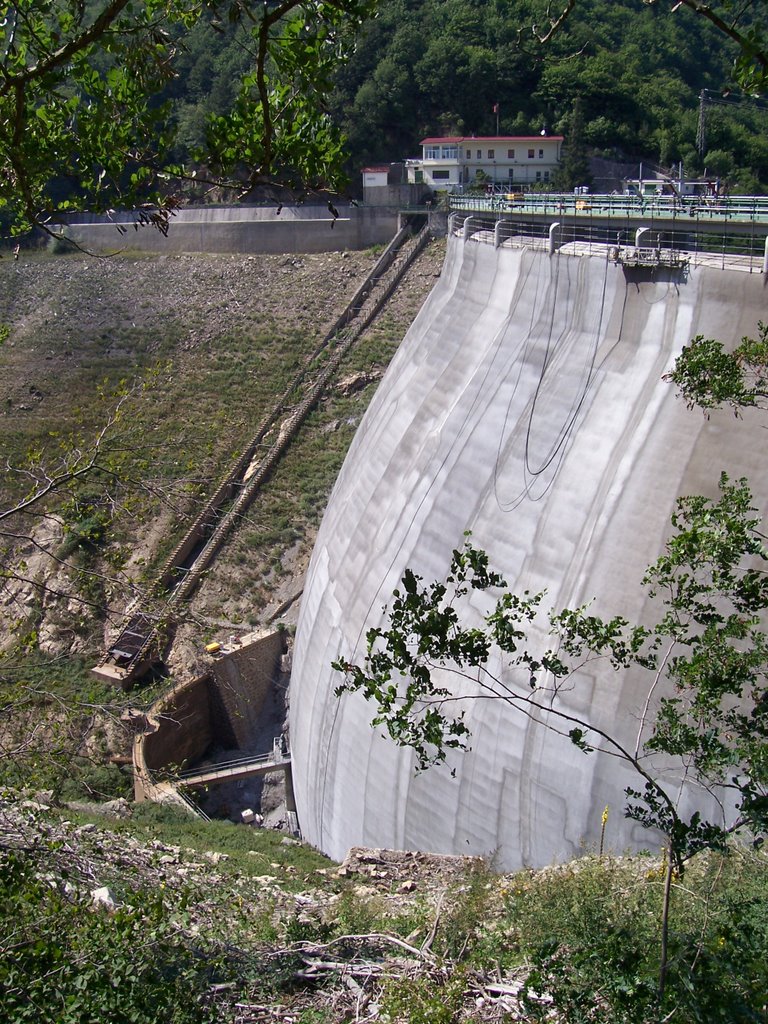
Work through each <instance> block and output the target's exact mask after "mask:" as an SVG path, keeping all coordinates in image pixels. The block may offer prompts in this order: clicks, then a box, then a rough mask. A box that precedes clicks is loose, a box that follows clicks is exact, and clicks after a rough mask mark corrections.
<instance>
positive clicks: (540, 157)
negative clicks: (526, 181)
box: [539, 149, 544, 160]
mask: <svg viewBox="0 0 768 1024" xmlns="http://www.w3.org/2000/svg"><path fill="white" fill-rule="evenodd" d="M543 159H544V150H543V149H540V150H539V160H543Z"/></svg>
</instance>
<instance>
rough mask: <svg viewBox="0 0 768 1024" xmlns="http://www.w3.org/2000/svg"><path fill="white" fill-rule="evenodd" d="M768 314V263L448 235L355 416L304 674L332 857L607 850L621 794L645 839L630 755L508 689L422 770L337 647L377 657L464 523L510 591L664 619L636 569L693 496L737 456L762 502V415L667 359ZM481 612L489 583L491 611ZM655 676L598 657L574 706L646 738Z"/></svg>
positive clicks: (301, 768) (304, 790) (297, 688)
mask: <svg viewBox="0 0 768 1024" xmlns="http://www.w3.org/2000/svg"><path fill="white" fill-rule="evenodd" d="M764 309H765V285H764V278H763V276H762V275H761V274H759V273H754V274H749V273H742V272H736V271H724V270H720V269H714V268H711V267H706V266H691V267H688V268H665V267H663V266H659V267H655V268H634V269H631V268H627V267H624V266H622V265H620V264H619V263H615V262H612V261H610V260H609V259H607V258H606V256H605V255H603V256H602V257H601V256H599V255H593V256H579V255H569V254H566V253H564V252H558V253H555V254H554V255H550V254H548V253H547V252H546V251H543V250H542V249H540V248H531V247H526V246H524V245H518V246H512V245H509V246H506V245H503V246H494V245H493V244H489V243H488V242H485V241H482V240H478V239H477V238H475V237H472V236H471V235H469V234H468V235H466V236H465V237H464V238H458V237H455V236H451V237H450V238H449V243H448V250H447V255H446V261H445V265H444V269H443V273H442V276H441V278H440V281H439V282H438V284H437V285H436V287H435V288H434V290H433V291H432V293H431V295H430V297H429V299H428V300H427V302H426V303H425V305H424V307H423V308H422V310H421V312H420V313H419V316H418V317H417V319H416V321H415V322H414V324H413V326H412V327H411V329H410V331H409V333H408V335H407V336H406V338H405V340H404V341H403V343H402V344H401V346H400V349H399V351H398V353H397V355H396V357H395V359H394V360H393V362H392V364H391V365H390V367H389V370H388V372H387V374H386V375H385V377H384V379H383V381H382V383H381V385H380V387H379V390H378V392H377V394H376V396H375V398H374V401H373V402H372V404H371V406H370V408H369V410H368V412H367V414H366V416H365V418H364V420H363V422H362V424H361V426H360V428H359V430H358V432H357V435H356V438H355V441H354V443H353V446H352V448H351V449H350V452H349V454H348V457H347V459H346V462H345V464H344V467H343V469H342V471H341V474H340V476H339V478H338V481H337V483H336V486H335V489H334V492H333V494H332V496H331V499H330V502H329V505H328V509H327V511H326V514H325V517H324V520H323V523H322V526H321V529H320V533H319V535H318V539H317V543H316V546H315V551H314V555H313V558H312V562H311V565H310V570H309V574H308V578H307V583H306V587H305V593H304V599H303V603H302V611H301V617H300V620H299V625H298V630H297V637H296V646H295V654H294V669H293V675H292V681H291V691H292V696H291V746H292V753H293V763H294V779H295V786H296V800H297V808H298V815H299V821H300V825H301V828H302V833H303V835H304V837H305V838H306V839H308V840H309V841H310V842H312V843H313V844H315V845H316V846H318V847H319V848H320V849H322V850H323V851H325V852H326V853H328V854H329V855H331V856H333V857H337V858H340V857H343V856H344V854H345V853H346V851H347V849H348V848H349V847H350V846H352V845H368V846H381V847H393V848H400V849H422V850H428V851H432V852H443V853H465V854H477V855H484V856H489V857H494V858H495V864H496V865H497V866H498V867H500V868H504V869H514V868H517V867H520V866H521V865H531V866H536V865H543V864H547V863H550V862H552V861H562V860H565V859H569V858H571V857H573V856H577V855H578V854H579V852H580V851H581V850H582V849H583V848H584V846H585V845H586V846H587V847H589V846H590V845H591V846H593V847H595V846H596V845H597V842H598V841H599V837H600V829H601V816H602V812H603V809H604V808H605V807H606V806H610V807H611V809H612V816H611V819H610V829H609V834H608V843H609V845H610V847H612V848H613V849H614V850H617V851H621V850H624V849H626V848H628V847H638V846H640V847H642V846H646V847H647V846H648V845H649V836H648V834H647V833H645V832H643V830H642V829H641V828H640V827H639V826H638V825H636V824H634V823H632V822H629V821H626V820H625V819H623V817H622V814H621V808H622V807H623V803H624V797H623V791H624V788H625V787H626V786H627V785H636V777H634V778H633V776H632V774H631V773H630V771H629V770H628V769H627V770H624V769H623V768H622V766H621V764H620V763H618V762H617V761H616V760H615V759H612V758H609V757H607V756H606V755H602V754H592V755H591V756H585V755H584V754H583V753H581V751H579V750H578V749H577V748H576V747H574V746H573V745H572V744H571V743H570V741H569V740H568V739H567V738H563V737H561V736H558V735H555V734H553V733H552V732H551V731H548V730H546V729H544V728H541V727H540V725H539V724H537V723H535V722H531V721H529V720H528V719H526V718H524V717H523V716H520V715H519V714H518V713H516V712H515V711H513V710H512V709H510V708H509V707H508V706H506V705H504V704H502V703H500V702H498V701H474V702H468V703H467V705H466V713H467V719H466V720H467V724H468V725H469V727H470V730H471V733H472V741H471V747H472V749H471V750H470V751H469V752H467V753H464V754H462V753H454V754H452V755H450V756H449V759H448V763H447V764H446V765H444V766H441V767H438V768H433V769H430V770H429V771H427V772H425V773H421V774H415V773H414V767H415V756H414V755H413V754H412V752H411V751H409V750H407V749H401V748H398V747H396V746H395V745H394V744H393V743H392V742H391V741H390V740H388V739H385V738H384V737H383V736H381V735H380V731H381V730H376V729H373V728H371V725H370V721H371V718H372V717H373V707H372V706H371V705H368V704H367V703H366V702H365V701H364V700H363V698H362V696H360V695H359V694H354V695H347V696H345V697H344V698H343V699H341V700H337V699H336V697H335V696H334V687H335V686H336V685H337V684H338V683H339V681H340V678H339V677H338V675H337V673H335V672H334V671H333V670H332V668H331V662H332V661H333V660H334V659H336V658H338V657H340V656H343V657H344V658H348V659H349V660H352V661H357V662H358V663H359V662H360V661H362V658H363V656H364V653H365V633H366V631H367V630H368V629H369V628H370V627H371V626H377V625H379V626H380V625H383V622H384V618H383V611H382V609H383V606H384V605H385V604H387V603H388V602H389V601H390V599H391V594H392V590H393V589H394V588H395V587H396V586H397V585H398V583H399V580H400V578H401V576H402V573H403V571H404V570H405V569H406V567H410V568H411V569H413V571H414V572H416V573H418V574H419V575H421V576H423V577H424V578H425V579H426V580H431V579H444V578H445V575H446V572H447V570H448V565H449V562H450V557H451V551H452V550H453V549H454V548H456V547H460V546H461V543H462V539H463V535H464V532H465V531H466V530H471V531H472V536H473V542H474V544H475V545H476V546H478V547H481V548H484V549H485V550H487V551H488V552H489V554H490V556H491V561H492V565H493V567H494V568H495V569H497V570H498V571H500V572H501V573H502V574H503V575H504V576H505V578H506V579H507V581H508V582H509V583H510V586H511V588H512V590H513V591H516V592H522V591H524V590H531V591H539V590H542V589H546V591H547V598H546V603H547V605H548V607H552V608H556V609H558V608H563V607H576V606H580V605H583V604H585V603H587V602H590V601H592V602H593V604H592V608H593V609H594V611H595V613H596V614H598V615H600V614H602V615H615V614H621V615H624V616H625V617H626V618H627V619H629V620H630V621H632V622H635V621H640V622H642V621H644V620H645V621H649V618H648V617H649V615H650V610H649V606H648V598H647V594H646V592H645V591H644V590H643V589H642V588H641V586H640V581H641V579H642V577H643V573H644V571H645V569H646V567H647V566H648V565H649V564H650V563H651V562H653V561H654V560H655V559H656V558H657V557H658V555H659V554H660V552H661V548H662V545H663V542H664V539H665V537H666V536H667V535H668V533H669V530H670V526H669V521H670V515H671V514H672V512H673V510H674V505H675V501H676V499H677V498H678V496H680V495H685V494H707V495H710V496H713V497H714V496H715V495H716V493H717V482H718V478H719V476H720V472H721V471H722V470H726V471H727V472H728V474H729V476H730V477H731V478H738V477H740V476H746V477H747V478H748V479H749V481H750V484H751V486H752V489H753V493H754V496H755V504H756V506H757V507H758V508H759V509H761V510H762V509H764V508H765V505H766V500H768V478H767V476H768V475H767V474H766V473H765V466H764V450H763V438H764V435H763V434H762V430H763V427H764V424H765V416H764V414H762V413H761V412H759V411H750V412H748V413H747V414H745V416H744V418H739V419H737V418H734V416H733V414H732V413H728V412H716V413H713V414H712V415H711V417H710V418H709V419H707V418H705V417H704V416H703V415H702V414H701V413H700V412H698V411H690V410H688V409H687V408H686V406H685V404H684V402H683V401H682V400H681V399H680V398H679V397H678V396H676V394H675V391H674V389H673V388H672V386H671V385H669V384H666V383H664V382H663V381H662V376H663V374H664V373H666V372H667V371H668V370H669V369H671V367H672V364H673V362H674V360H675V358H676V357H677V356H678V355H679V353H680V351H681V349H682V347H683V346H684V345H685V344H687V343H688V342H689V341H690V339H691V338H692V337H694V336H696V335H698V334H703V335H705V336H706V337H714V338H718V339H720V340H721V341H723V342H725V343H736V342H738V341H739V340H740V339H741V337H742V336H744V335H751V336H754V335H755V333H756V330H757V321H758V320H760V319H761V318H764V315H765V314H764ZM487 610H488V607H487V598H484V597H483V596H482V595H476V596H474V597H473V600H472V612H473V614H475V615H476V616H477V623H478V624H480V623H481V620H482V615H483V614H484V613H485V612H486V611H487ZM494 667H495V668H497V669H498V671H499V672H502V673H503V671H504V669H503V666H501V664H498V665H496V666H494ZM441 681H442V680H441ZM444 681H445V685H447V686H449V687H450V686H451V685H452V682H451V679H450V677H446V678H445V680H444ZM505 682H508V683H509V684H510V685H516V682H515V680H514V679H511V678H507V677H505ZM648 685H649V684H648V679H647V676H643V675H642V674H641V673H637V672H632V671H629V672H623V673H620V674H619V673H616V672H614V671H612V670H611V668H610V667H609V666H607V665H602V664H592V665H590V666H589V668H588V669H586V670H585V671H584V673H583V674H582V675H581V676H580V677H578V678H577V681H576V685H575V686H574V687H573V689H572V690H571V691H570V693H569V694H566V695H564V697H563V700H564V702H565V706H566V707H567V708H571V709H572V710H573V711H575V712H577V713H579V714H581V715H586V716H587V717H589V719H590V721H591V722H593V724H595V725H597V726H599V727H602V728H604V729H606V730H607V731H608V732H610V733H612V734H613V735H615V736H616V737H617V738H619V739H621V740H624V741H626V742H627V743H629V744H630V745H634V738H635V735H636V733H637V730H638V722H639V719H640V715H641V711H642V706H643V702H644V701H645V699H646V696H647V693H648ZM466 692H467V689H466V686H465V687H464V688H463V689H462V693H466ZM451 770H453V772H454V773H455V774H451Z"/></svg>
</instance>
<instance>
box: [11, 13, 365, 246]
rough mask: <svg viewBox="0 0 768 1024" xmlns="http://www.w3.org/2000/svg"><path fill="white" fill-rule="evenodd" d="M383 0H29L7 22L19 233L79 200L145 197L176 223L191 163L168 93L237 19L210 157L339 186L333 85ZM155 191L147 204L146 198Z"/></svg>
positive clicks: (239, 184) (274, 177)
mask: <svg viewBox="0 0 768 1024" xmlns="http://www.w3.org/2000/svg"><path fill="white" fill-rule="evenodd" d="M374 10H375V0H269V2H267V3H264V4H255V3H254V4H251V3H246V2H235V3H229V2H227V3H217V2H214V3H212V4H207V5H201V4H199V3H197V2H196V0H139V2H129V0H103V2H100V3H92V4H84V3H81V2H80V0H22V2H20V3H16V4H14V5H10V6H7V7H6V8H5V9H4V16H3V20H2V25H0V52H1V53H2V57H1V58H0V180H2V182H3V188H2V195H0V212H2V213H3V214H4V217H5V221H6V223H7V224H10V226H11V228H12V230H13V231H14V232H15V233H20V232H23V231H25V230H27V229H28V228H29V227H30V226H32V225H41V226H43V227H49V225H50V224H51V223H52V220H53V218H55V216H56V215H57V214H58V213H60V212H62V211H66V210H69V209H73V208H82V207H83V206H88V207H89V208H90V209H98V210H106V209H109V208H110V207H112V206H114V205H118V204H119V205H121V206H123V207H134V208H135V207H138V208H139V209H140V213H141V217H142V219H143V220H145V221H148V222H151V223H154V224H155V225H156V226H157V227H159V228H160V229H161V230H167V225H168V216H169V212H170V211H171V210H172V209H173V207H174V205H175V203H176V202H177V201H178V189H179V186H180V183H181V182H182V181H183V179H184V178H185V174H186V172H185V169H184V168H182V167H181V166H179V165H177V164H175V163H174V162H173V161H172V159H171V157H172V152H173V146H174V141H175V133H176V128H177V126H176V125H175V124H174V121H173V118H172V117H171V109H170V104H169V103H167V102H164V100H165V99H166V97H167V94H168V91H169V90H170V88H171V86H172V84H173V81H174V78H175V76H176V74H177V66H178V63H179V61H180V60H181V56H182V54H183V53H184V49H185V45H186V40H187V39H188V37H189V36H190V34H191V33H195V34H196V36H199V34H200V33H201V32H203V31H204V32H207V33H209V34H215V33H219V32H221V31H222V30H223V29H222V23H227V22H229V23H231V25H232V26H234V29H235V30H236V33H235V38H236V43H237V46H238V47H239V48H240V50H241V52H242V53H243V54H245V55H246V56H247V61H246V62H244V64H245V67H244V68H241V69H240V70H241V74H240V81H239V86H238V88H237V90H236V91H235V96H234V98H233V101H232V103H231V106H230V109H229V110H228V111H227V113H225V114H220V113H213V114H212V115H211V116H210V118H209V120H208V123H207V127H206V132H205V145H204V147H203V148H201V150H200V152H198V153H197V154H196V155H197V159H198V162H199V163H204V164H205V166H206V167H207V168H208V169H209V170H210V171H211V172H212V173H213V175H214V176H215V178H216V179H217V180H221V179H224V180H226V181H228V182H229V184H230V185H231V186H232V187H233V188H235V189H236V194H239V195H242V194H244V193H247V192H248V191H250V190H251V189H253V188H254V187H256V186H258V185H272V186H278V185H280V186H285V185H288V186H293V187H304V186H310V187H321V186H325V187H331V188H334V187H338V185H339V183H340V181H341V166H342V156H343V152H342V144H341V135H340V132H339V130H338V128H337V127H336V126H335V125H334V123H333V122H332V120H331V119H330V117H329V116H328V114H327V112H326V108H325V103H326V98H327V96H328V94H329V93H330V90H331V87H332V80H333V75H334V73H335V70H336V68H337V66H338V64H339V62H340V61H343V60H344V59H345V58H346V57H347V56H348V54H349V52H350V48H351V46H352V41H353V34H354V31H355V30H356V29H357V28H358V27H359V26H360V24H361V23H362V22H363V20H365V19H366V18H369V17H370V16H372V14H373V13H374ZM142 203H149V204H152V205H151V206H150V207H143V206H141V205H140V204H142Z"/></svg>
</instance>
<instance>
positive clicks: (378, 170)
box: [363, 167, 389, 174]
mask: <svg viewBox="0 0 768 1024" xmlns="http://www.w3.org/2000/svg"><path fill="white" fill-rule="evenodd" d="M363 174H389V167H364V168H363Z"/></svg>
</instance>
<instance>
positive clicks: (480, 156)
mask: <svg viewBox="0 0 768 1024" xmlns="http://www.w3.org/2000/svg"><path fill="white" fill-rule="evenodd" d="M477 159H478V160H482V159H483V151H482V149H478V151H477Z"/></svg>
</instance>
